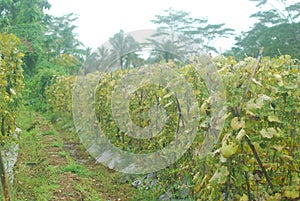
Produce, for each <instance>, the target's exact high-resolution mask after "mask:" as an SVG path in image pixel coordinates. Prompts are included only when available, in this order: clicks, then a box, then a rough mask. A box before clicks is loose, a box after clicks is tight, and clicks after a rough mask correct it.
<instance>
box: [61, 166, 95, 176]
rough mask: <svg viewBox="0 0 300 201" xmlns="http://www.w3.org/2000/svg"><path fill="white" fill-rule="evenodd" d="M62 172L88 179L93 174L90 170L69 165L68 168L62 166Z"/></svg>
mask: <svg viewBox="0 0 300 201" xmlns="http://www.w3.org/2000/svg"><path fill="white" fill-rule="evenodd" d="M60 172H71V173H74V174H77V175H78V176H80V177H86V176H88V175H89V174H91V173H90V172H89V170H88V169H86V168H85V167H84V166H82V165H78V164H68V165H66V166H62V167H61V168H60Z"/></svg>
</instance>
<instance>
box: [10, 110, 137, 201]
mask: <svg viewBox="0 0 300 201" xmlns="http://www.w3.org/2000/svg"><path fill="white" fill-rule="evenodd" d="M26 114H27V116H30V118H29V119H26V120H25V119H23V121H22V119H21V122H22V123H21V125H20V126H22V130H23V133H22V138H21V140H20V150H19V156H18V162H17V165H16V168H15V181H14V188H13V189H14V195H15V196H14V197H15V199H16V200H18V201H19V200H30V201H31V200H32V201H33V200H37V201H39V200H68V201H69V200H91V201H98V200H106V201H107V200H110V201H114V200H132V199H131V198H132V195H134V194H135V193H137V192H136V189H134V188H132V187H131V182H132V181H131V180H130V179H124V178H127V177H126V176H125V175H122V174H120V173H117V172H114V171H112V170H109V169H107V168H105V167H103V166H102V165H101V164H96V163H95V160H94V159H93V158H91V157H90V156H89V155H88V154H87V153H86V151H85V149H84V147H83V146H82V145H81V144H80V143H79V139H78V137H77V135H76V134H75V133H74V132H73V131H72V130H73V129H72V126H68V124H64V123H63V122H59V123H56V124H55V125H53V124H51V123H50V122H49V121H48V120H46V119H45V118H43V117H42V116H41V115H39V114H36V113H32V112H31V113H30V115H28V111H27V113H26ZM26 114H25V115H26ZM34 122H35V123H34ZM34 124H36V125H34ZM31 126H33V127H34V128H32V129H31V130H30V131H26V128H30V127H31Z"/></svg>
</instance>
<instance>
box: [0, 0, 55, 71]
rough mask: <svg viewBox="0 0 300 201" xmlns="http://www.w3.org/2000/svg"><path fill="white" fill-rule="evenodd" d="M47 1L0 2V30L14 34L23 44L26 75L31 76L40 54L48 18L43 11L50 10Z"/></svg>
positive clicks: (4, 0)
mask: <svg viewBox="0 0 300 201" xmlns="http://www.w3.org/2000/svg"><path fill="white" fill-rule="evenodd" d="M50 6H51V5H50V4H49V2H48V1H47V0H31V1H23V0H1V1H0V29H1V30H2V32H6V33H14V34H15V35H16V36H17V37H19V38H20V39H21V41H22V42H23V48H22V51H23V52H24V53H25V57H24V58H23V61H24V65H23V68H24V70H25V73H26V74H33V73H34V72H35V67H36V65H37V63H38V61H39V59H40V55H41V53H42V48H41V44H42V41H43V36H44V33H45V23H46V22H47V20H49V16H48V15H46V14H45V13H44V9H50Z"/></svg>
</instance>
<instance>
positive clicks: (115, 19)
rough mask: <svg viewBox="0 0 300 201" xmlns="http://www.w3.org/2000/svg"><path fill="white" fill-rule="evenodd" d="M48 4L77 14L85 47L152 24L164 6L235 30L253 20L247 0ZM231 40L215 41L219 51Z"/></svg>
mask: <svg viewBox="0 0 300 201" xmlns="http://www.w3.org/2000/svg"><path fill="white" fill-rule="evenodd" d="M49 2H50V4H51V5H52V8H51V10H50V11H47V13H50V14H52V15H54V16H61V15H64V14H68V13H71V12H73V13H75V14H78V15H79V19H78V20H77V23H76V25H77V26H78V28H77V29H76V32H77V33H78V34H79V39H80V40H81V41H82V42H83V43H84V44H85V45H86V46H88V47H92V48H97V47H99V46H101V45H102V44H103V43H104V42H106V41H108V39H109V37H111V36H113V35H114V34H115V33H117V32H119V30H120V29H123V30H124V31H125V32H131V31H136V30H141V29H149V28H155V25H153V24H152V23H151V22H150V20H151V19H155V15H157V14H162V11H163V10H165V9H168V8H173V9H175V10H184V11H187V12H190V13H191V16H192V17H196V18H201V17H207V18H208V20H209V22H211V23H226V27H228V28H233V29H235V30H236V33H237V34H238V33H240V32H241V31H247V30H249V27H251V26H252V25H253V22H254V20H253V19H250V18H249V16H250V15H251V14H253V13H254V12H255V11H256V8H255V4H254V3H252V2H249V1H248V0H151V1H150V0H105V1H102V0H49ZM233 44H234V37H232V38H230V39H222V40H218V41H216V42H215V44H214V46H215V47H216V48H218V49H219V50H220V48H221V50H222V51H224V50H226V49H228V48H230V47H231V46H232V45H233Z"/></svg>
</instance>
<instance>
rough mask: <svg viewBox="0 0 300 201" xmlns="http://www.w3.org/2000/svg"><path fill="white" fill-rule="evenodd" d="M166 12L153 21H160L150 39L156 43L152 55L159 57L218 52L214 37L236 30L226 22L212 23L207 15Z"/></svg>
mask: <svg viewBox="0 0 300 201" xmlns="http://www.w3.org/2000/svg"><path fill="white" fill-rule="evenodd" d="M164 12H165V15H156V16H155V17H156V19H154V20H152V21H151V22H153V23H154V24H157V25H158V28H157V33H155V34H153V35H152V37H151V38H149V39H148V40H149V41H150V43H152V45H153V46H154V49H155V51H154V52H153V53H154V54H152V57H157V59H156V60H160V58H164V60H166V61H168V60H169V59H175V58H178V57H181V58H186V57H188V56H189V55H191V54H193V53H197V52H198V51H204V52H205V53H208V52H209V51H214V52H218V51H217V50H216V48H214V47H213V41H214V40H215V39H217V38H220V37H227V36H228V35H230V34H232V32H233V29H229V28H224V25H225V24H209V23H208V19H205V18H201V19H199V18H193V17H191V16H190V13H188V12H185V11H176V10H173V9H168V10H165V11H164ZM159 52H160V54H158V53H159Z"/></svg>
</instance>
